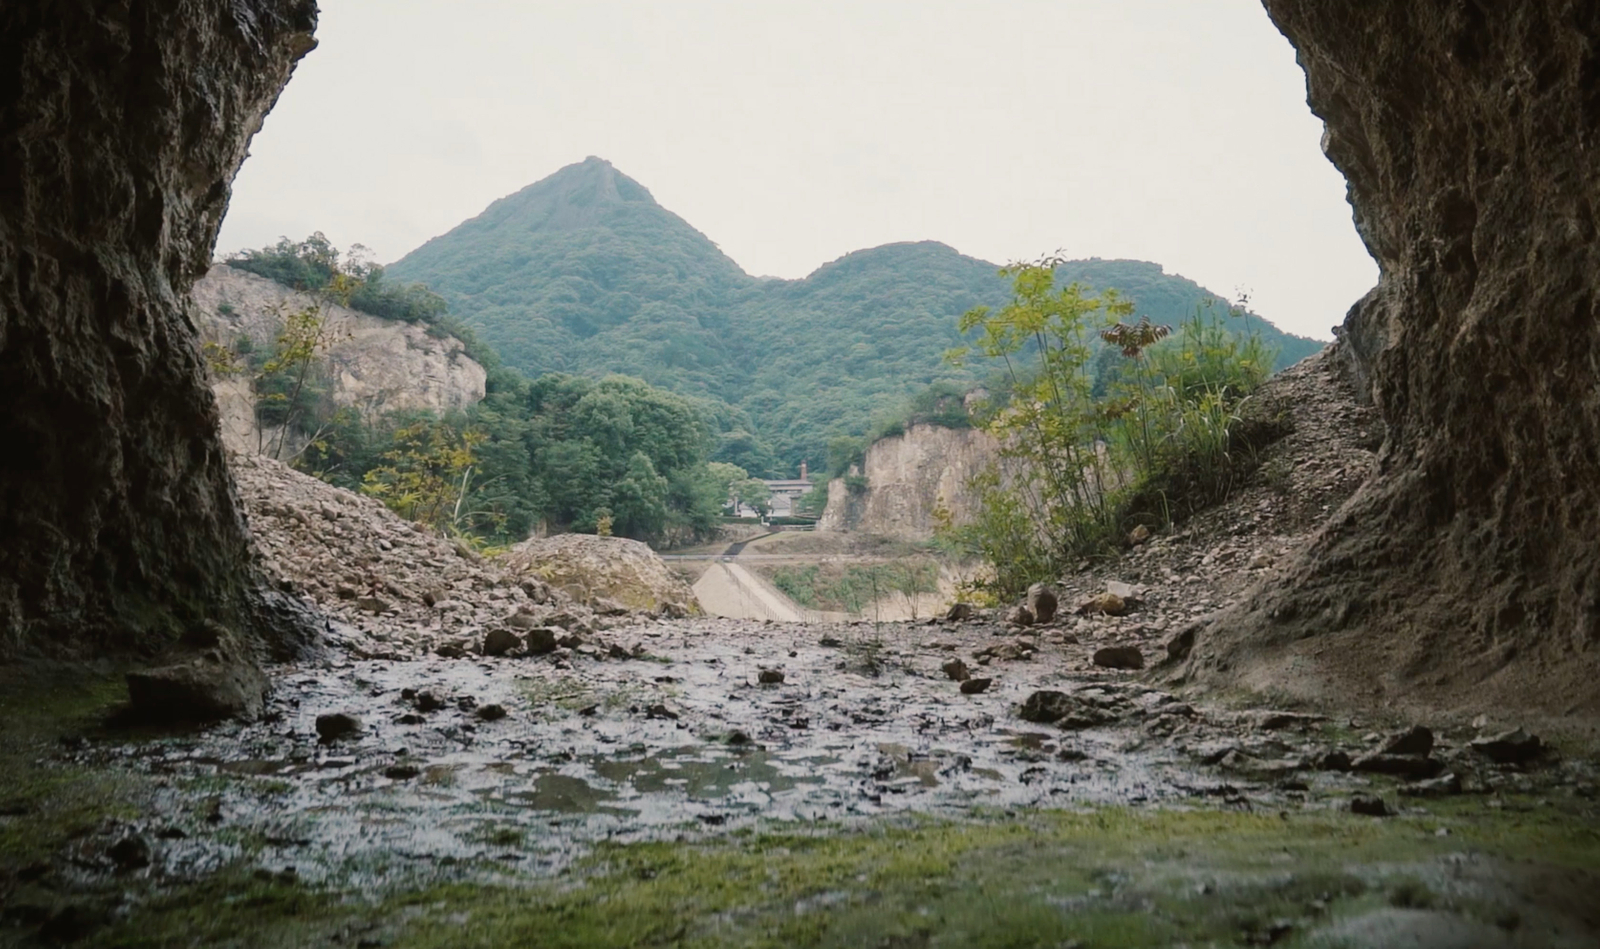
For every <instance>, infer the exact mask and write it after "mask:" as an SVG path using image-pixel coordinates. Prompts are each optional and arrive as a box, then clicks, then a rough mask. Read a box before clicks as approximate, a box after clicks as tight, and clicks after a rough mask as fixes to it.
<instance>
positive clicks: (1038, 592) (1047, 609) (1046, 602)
mask: <svg viewBox="0 0 1600 949" xmlns="http://www.w3.org/2000/svg"><path fill="white" fill-rule="evenodd" d="M1058 602H1059V597H1057V596H1056V591H1055V588H1054V587H1052V586H1050V585H1049V584H1047V583H1035V584H1033V585H1032V586H1030V587H1028V599H1027V607H1028V612H1029V613H1031V614H1033V622H1035V623H1039V624H1041V625H1042V624H1044V623H1048V622H1050V621H1051V620H1052V619H1055V616H1056V605H1057V603H1058ZM1021 625H1024V626H1026V625H1029V624H1027V623H1023V624H1021Z"/></svg>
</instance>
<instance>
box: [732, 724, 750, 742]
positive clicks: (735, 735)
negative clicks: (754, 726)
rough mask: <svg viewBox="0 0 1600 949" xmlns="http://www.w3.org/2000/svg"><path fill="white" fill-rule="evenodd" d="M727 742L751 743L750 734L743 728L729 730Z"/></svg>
mask: <svg viewBox="0 0 1600 949" xmlns="http://www.w3.org/2000/svg"><path fill="white" fill-rule="evenodd" d="M727 742H728V744H730V745H748V744H750V735H749V734H748V733H746V732H745V731H744V730H743V729H739V728H735V729H734V730H733V731H731V732H728V737H727Z"/></svg>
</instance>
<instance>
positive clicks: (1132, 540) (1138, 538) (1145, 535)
mask: <svg viewBox="0 0 1600 949" xmlns="http://www.w3.org/2000/svg"><path fill="white" fill-rule="evenodd" d="M1149 539H1150V528H1148V527H1146V526H1144V525H1143V524H1140V525H1139V526H1138V527H1135V528H1134V529H1133V530H1131V531H1129V532H1128V546H1130V547H1137V546H1139V545H1140V544H1142V543H1144V542H1145V541H1147V540H1149Z"/></svg>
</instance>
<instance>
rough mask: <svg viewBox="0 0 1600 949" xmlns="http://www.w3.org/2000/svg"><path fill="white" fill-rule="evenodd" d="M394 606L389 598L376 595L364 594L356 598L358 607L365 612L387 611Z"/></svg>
mask: <svg viewBox="0 0 1600 949" xmlns="http://www.w3.org/2000/svg"><path fill="white" fill-rule="evenodd" d="M393 608H394V607H392V606H391V605H390V604H389V601H388V600H384V599H380V598H378V597H375V596H363V597H359V598H358V599H357V600H356V609H358V610H361V611H362V612H363V613H387V612H389V611H390V610H391V609H393Z"/></svg>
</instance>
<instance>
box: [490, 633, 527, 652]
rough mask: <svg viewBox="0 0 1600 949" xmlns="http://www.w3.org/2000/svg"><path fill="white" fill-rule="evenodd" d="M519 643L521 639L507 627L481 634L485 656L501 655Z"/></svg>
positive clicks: (520, 643) (519, 644)
mask: <svg viewBox="0 0 1600 949" xmlns="http://www.w3.org/2000/svg"><path fill="white" fill-rule="evenodd" d="M521 645H522V639H521V638H520V637H519V636H517V634H516V633H513V632H512V631H511V630H509V629H501V628H496V629H491V630H489V631H488V632H487V633H484V634H483V654H484V655H485V656H503V655H505V654H506V653H508V652H510V651H511V650H513V649H516V648H517V647H518V646H521Z"/></svg>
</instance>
